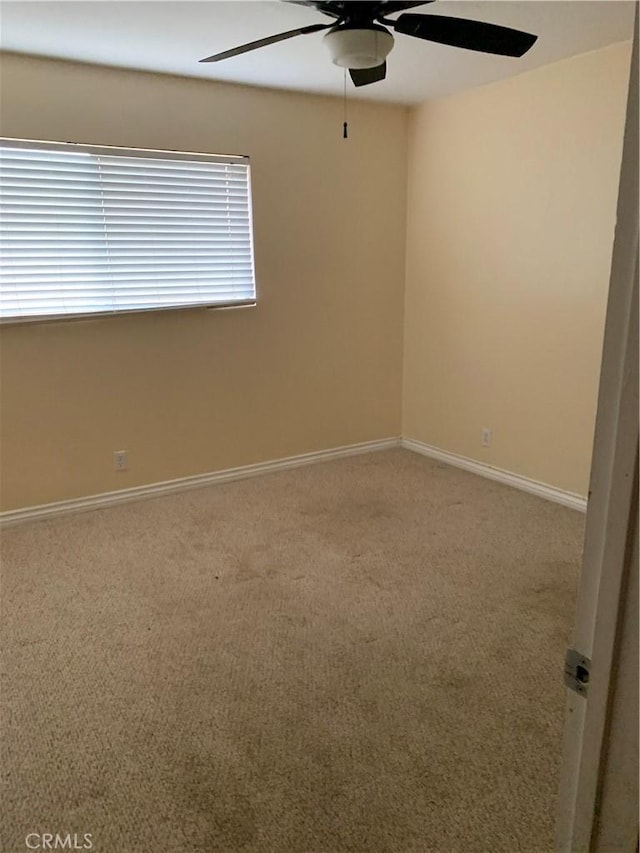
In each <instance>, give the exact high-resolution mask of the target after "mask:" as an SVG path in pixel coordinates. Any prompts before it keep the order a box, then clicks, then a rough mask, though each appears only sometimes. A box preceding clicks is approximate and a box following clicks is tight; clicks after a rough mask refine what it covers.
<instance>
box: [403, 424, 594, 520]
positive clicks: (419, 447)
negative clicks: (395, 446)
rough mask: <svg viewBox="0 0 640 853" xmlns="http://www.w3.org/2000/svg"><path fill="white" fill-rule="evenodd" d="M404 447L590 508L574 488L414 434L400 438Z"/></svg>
mask: <svg viewBox="0 0 640 853" xmlns="http://www.w3.org/2000/svg"><path fill="white" fill-rule="evenodd" d="M400 447H404V448H405V449H406V450H413V452H414V453H421V454H422V455H423V456H428V457H429V458H430V459H437V460H438V461H439V462H445V463H446V464H447V465H453V466H454V467H455V468H463V469H464V470H465V471H471V472H472V473H473V474H479V475H480V476H481V477H486V478H487V479H489V480H496V481H497V482H498V483H504V484H505V485H506V486H513V488H514V489H520V490H521V491H523V492H529V493H530V494H532V495H537V496H538V497H540V498H545V499H546V500H548V501H553V502H554V503H557V504H562V506H568V507H569V508H570V509H577V510H579V511H580V512H586V509H587V499H586V498H584V497H583V496H582V495H577V494H575V493H574V492H565V491H563V490H562V489H556V488H555V486H549V485H547V484H546V483H539V482H538V481H537V480H530V479H529V478H528V477H521V476H520V475H519V474H512V473H511V471H503V470H502V468H494V467H492V466H491V465H485V464H484V463H483V462H476V460H475V459H468V458H467V457H466V456H458V455H457V454H456V453H449V452H448V451H446V450H440V448H439V447H432V446H431V445H430V444H424V443H423V442H422V441H415V440H414V439H412V438H402V439H400Z"/></svg>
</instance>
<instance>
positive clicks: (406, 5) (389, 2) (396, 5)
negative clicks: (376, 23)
mask: <svg viewBox="0 0 640 853" xmlns="http://www.w3.org/2000/svg"><path fill="white" fill-rule="evenodd" d="M427 3H433V0H414V2H408V0H386V2H381V3H380V6H381V7H382V8H381V9H379V10H378V14H382V15H393V13H394V12H404V10H405V9H413V8H415V7H416V6H426V5H427Z"/></svg>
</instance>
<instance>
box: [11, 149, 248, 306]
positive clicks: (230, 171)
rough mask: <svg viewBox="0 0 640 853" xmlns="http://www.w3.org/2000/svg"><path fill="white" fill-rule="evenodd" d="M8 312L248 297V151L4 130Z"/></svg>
mask: <svg viewBox="0 0 640 853" xmlns="http://www.w3.org/2000/svg"><path fill="white" fill-rule="evenodd" d="M0 248H1V250H2V277H1V279H0V319H1V320H2V321H4V322H17V321H19V322H25V321H28V320H42V319H55V318H61V317H83V316H87V315H96V314H113V313H121V312H128V311H148V310H154V309H163V308H164V309H166V308H187V307H195V306H208V307H211V306H228V305H248V304H254V303H255V296H256V293H255V280H254V271H253V241H252V228H251V196H250V174H249V160H248V158H247V157H222V156H217V155H215V156H214V155H209V154H177V153H174V152H167V151H146V150H140V149H127V148H111V147H95V146H89V145H75V144H71V143H55V142H53V143H49V142H30V141H26V140H7V139H3V140H0Z"/></svg>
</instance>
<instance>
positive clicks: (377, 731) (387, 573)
mask: <svg viewBox="0 0 640 853" xmlns="http://www.w3.org/2000/svg"><path fill="white" fill-rule="evenodd" d="M583 521H584V519H583V516H581V515H580V514H578V513H576V512H573V511H571V510H568V509H563V508H562V507H558V506H556V505H554V504H551V503H547V502H545V501H543V500H541V499H538V498H535V497H532V496H529V495H526V494H523V493H520V492H517V491H514V490H512V489H510V488H508V487H505V486H501V485H499V484H496V483H492V482H490V481H487V480H483V479H480V478H478V477H476V476H474V475H472V474H467V473H464V472H462V471H458V470H455V469H453V468H448V467H446V466H444V465H440V464H437V463H435V462H432V461H429V460H427V459H424V458H422V457H420V456H417V455H414V454H412V453H410V452H409V451H404V450H391V451H385V452H379V453H373V454H369V455H366V456H359V457H353V458H351V459H347V460H341V461H336V462H330V463H325V464H322V465H316V466H312V467H308V468H302V469H298V470H295V471H289V472H283V473H278V474H271V475H267V476H263V477H259V478H255V479H252V480H245V481H242V482H237V483H229V484H225V485H218V486H212V487H209V488H206V489H202V490H198V491H192V492H189V493H185V494H182V495H176V496H171V497H166V498H161V499H157V500H153V501H146V502H141V503H138V504H131V505H128V506H121V507H116V508H112V509H108V510H102V511H97V512H91V513H86V514H83V515H77V516H73V517H69V518H60V519H56V520H52V521H46V522H38V523H33V524H29V525H25V526H21V527H15V528H10V529H8V530H7V531H5V532H4V533H3V552H2V557H3V559H2V629H3V636H2V650H3V658H4V670H5V681H4V689H3V698H2V704H3V722H4V725H3V747H4V750H3V776H4V780H5V784H6V787H5V795H4V797H5V804H4V820H3V836H4V843H5V847H4V848H3V849H5V850H7V851H9V853H22V851H25V850H26V849H27V847H26V846H25V836H26V835H27V833H29V832H52V833H56V832H59V833H67V832H70V833H73V832H76V833H78V834H79V838H81V836H82V834H84V833H91V834H92V842H93V848H92V849H93V850H94V851H97V853H160V851H162V853H191V851H207V853H214V851H215V853H235V851H252V853H253V851H255V853H343V851H344V853H346V851H349V853H351V851H353V853H431V852H432V851H433V853H448V852H449V851H456V853H457V851H460V853H463V851H464V853H497V851H505V853H516V851H527V853H543V852H544V853H546V851H551V850H552V831H553V816H554V800H555V793H556V786H557V776H558V758H559V749H560V739H561V730H562V714H563V704H564V688H563V684H562V663H563V655H564V649H565V645H566V644H567V642H568V640H569V637H570V632H571V626H572V619H573V609H574V597H575V592H576V584H577V578H578V572H579V560H580V552H581V546H582V535H583ZM32 841H33V839H32Z"/></svg>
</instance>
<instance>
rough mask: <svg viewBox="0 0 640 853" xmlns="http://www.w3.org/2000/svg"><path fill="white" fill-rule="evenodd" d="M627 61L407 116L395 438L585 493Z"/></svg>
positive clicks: (577, 61) (489, 91) (570, 63)
mask: <svg viewBox="0 0 640 853" xmlns="http://www.w3.org/2000/svg"><path fill="white" fill-rule="evenodd" d="M630 50H631V47H630V44H619V45H613V46H611V47H609V48H605V49H603V50H599V51H595V52H593V53H590V54H585V55H582V56H579V57H576V58H573V59H570V60H566V61H563V62H559V63H556V64H554V65H551V66H547V67H544V68H541V69H539V70H536V71H532V72H529V73H527V74H523V75H520V76H518V77H515V78H512V79H510V80H507V81H504V82H500V83H495V84H491V85H488V86H484V87H482V88H478V89H475V90H472V91H470V92H467V93H463V94H460V95H457V96H452V97H449V98H445V99H442V100H440V101H435V102H430V103H427V104H425V105H423V106H422V107H420V108H419V109H417V110H415V111H414V112H413V114H412V119H411V124H410V133H409V167H408V169H409V181H408V187H409V192H408V213H407V280H406V293H405V304H406V312H405V337H404V393H403V430H402V431H403V435H404V436H405V437H408V438H413V439H417V440H419V441H422V442H425V443H427V444H430V445H433V446H436V447H439V448H442V449H445V450H447V451H450V452H453V453H456V454H460V455H463V456H467V457H471V458H473V459H477V460H480V461H482V462H485V463H487V464H489V465H493V466H497V467H499V468H504V469H506V470H508V471H512V472H515V473H517V474H520V475H522V476H525V477H530V478H533V479H536V480H540V481H542V482H545V483H549V484H551V485H553V486H556V487H558V488H561V489H566V490H569V491H572V492H577V493H579V494H582V495H584V494H586V490H587V484H588V476H589V468H590V458H591V445H592V438H593V426H594V419H595V407H596V396H597V388H598V376H599V370H600V356H601V345H602V335H603V328H604V312H605V304H606V297H607V289H608V281H609V267H610V262H611V250H612V245H613V231H614V222H615V211H616V200H617V190H618V174H619V169H620V160H621V153H622V134H623V127H624V114H625V104H626V91H627V83H628V72H629V59H630ZM485 426H486V427H489V428H491V429H492V431H493V441H492V446H491V447H490V448H486V449H485V448H483V447H482V446H481V431H482V428H483V427H485Z"/></svg>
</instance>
